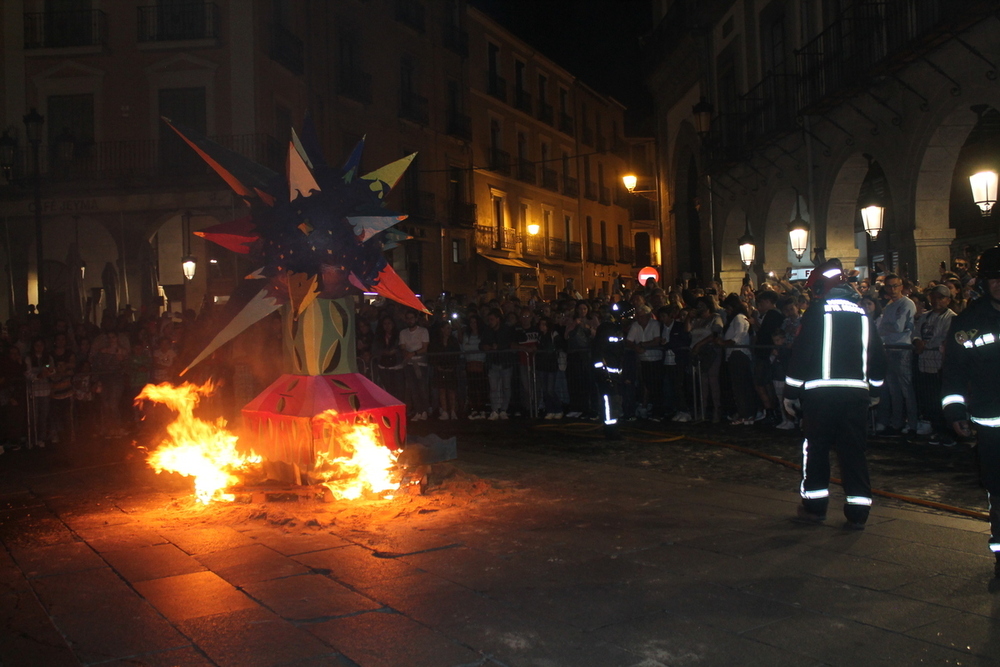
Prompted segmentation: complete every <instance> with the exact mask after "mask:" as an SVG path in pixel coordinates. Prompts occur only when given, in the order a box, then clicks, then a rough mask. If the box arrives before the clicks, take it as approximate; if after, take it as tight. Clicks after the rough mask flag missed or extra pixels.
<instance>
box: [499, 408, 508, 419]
mask: <svg viewBox="0 0 1000 667" xmlns="http://www.w3.org/2000/svg"><path fill="white" fill-rule="evenodd" d="M500 419H508V417H507V411H506V410H504V411H503V412H501V413H500Z"/></svg>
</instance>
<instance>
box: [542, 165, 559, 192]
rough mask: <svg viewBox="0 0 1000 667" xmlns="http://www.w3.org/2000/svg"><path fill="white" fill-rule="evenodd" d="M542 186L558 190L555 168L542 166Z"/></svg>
mask: <svg viewBox="0 0 1000 667" xmlns="http://www.w3.org/2000/svg"><path fill="white" fill-rule="evenodd" d="M542 187H543V188H545V189H546V190H552V192H559V174H558V173H556V170H555V169H548V168H546V167H544V166H543V167H542Z"/></svg>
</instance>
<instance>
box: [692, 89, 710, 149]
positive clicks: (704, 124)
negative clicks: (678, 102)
mask: <svg viewBox="0 0 1000 667" xmlns="http://www.w3.org/2000/svg"><path fill="white" fill-rule="evenodd" d="M691 113H693V114H694V130H695V132H697V133H698V136H699V137H701V138H702V139H704V138H705V137H707V136H708V133H709V131H710V130H711V129H712V114H713V113H715V107H713V106H712V103H711V102H709V101H708V100H706V99H705V98H704V97H702V98H701V100H700V101H699V102H698V104H695V105H694V106H693V107H691Z"/></svg>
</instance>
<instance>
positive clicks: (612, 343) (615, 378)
mask: <svg viewBox="0 0 1000 667" xmlns="http://www.w3.org/2000/svg"><path fill="white" fill-rule="evenodd" d="M591 345H592V347H591V350H592V352H593V355H592V357H593V361H594V379H595V381H596V383H597V393H598V402H599V403H598V410H599V412H600V415H601V421H603V422H604V436H605V437H606V438H607V439H609V440H615V439H617V438H618V437H619V434H618V419H619V418H620V417H621V415H622V392H621V386H622V382H623V377H622V371H623V367H624V362H625V332H624V331H623V330H622V326H621V324H620V323H619V322H617V321H615V318H614V316H613V315H610V314H607V315H605V316H604V318H603V320H602V322H601V324H600V325H599V326H598V327H597V331H596V332H595V333H594V341H593V343H592V344H591Z"/></svg>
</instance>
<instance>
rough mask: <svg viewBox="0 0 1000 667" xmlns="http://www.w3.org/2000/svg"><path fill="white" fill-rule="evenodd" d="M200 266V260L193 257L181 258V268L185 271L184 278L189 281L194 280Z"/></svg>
mask: <svg viewBox="0 0 1000 667" xmlns="http://www.w3.org/2000/svg"><path fill="white" fill-rule="evenodd" d="M197 266H198V260H196V259H195V258H194V256H192V255H184V257H182V258H181V268H182V269H183V270H184V277H185V278H187V279H188V280H194V271H195V269H196V268H197Z"/></svg>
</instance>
